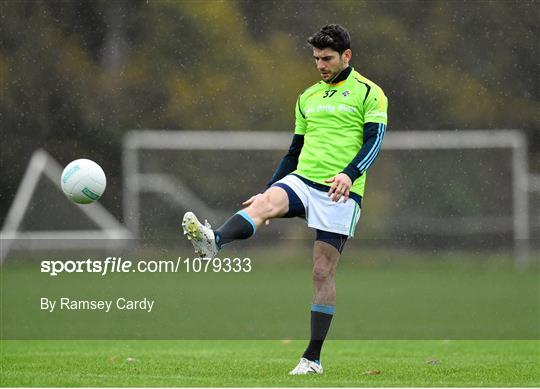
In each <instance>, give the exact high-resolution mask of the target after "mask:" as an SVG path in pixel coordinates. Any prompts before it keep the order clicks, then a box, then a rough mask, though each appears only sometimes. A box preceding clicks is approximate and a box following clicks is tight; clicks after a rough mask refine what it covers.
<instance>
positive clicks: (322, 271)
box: [313, 260, 334, 282]
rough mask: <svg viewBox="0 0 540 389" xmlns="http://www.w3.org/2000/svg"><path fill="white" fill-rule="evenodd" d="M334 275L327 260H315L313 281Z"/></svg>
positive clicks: (323, 279) (323, 280) (322, 280)
mask: <svg viewBox="0 0 540 389" xmlns="http://www.w3.org/2000/svg"><path fill="white" fill-rule="evenodd" d="M333 276H334V274H333V269H332V267H331V266H330V262H329V261H327V260H317V261H315V264H314V265H313V281H314V282H325V281H327V280H329V279H331V278H332V277H333Z"/></svg>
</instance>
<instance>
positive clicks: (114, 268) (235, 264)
mask: <svg viewBox="0 0 540 389" xmlns="http://www.w3.org/2000/svg"><path fill="white" fill-rule="evenodd" d="M251 270H252V263H251V259H250V258H182V257H178V259H176V260H166V259H160V260H137V261H131V260H127V259H123V258H122V257H107V258H105V259H104V260H99V259H92V258H87V259H81V260H64V261H62V260H44V261H41V273H47V274H48V275H50V276H57V275H59V274H62V273H96V274H98V275H101V276H106V275H108V274H113V273H178V272H186V273H249V272H251Z"/></svg>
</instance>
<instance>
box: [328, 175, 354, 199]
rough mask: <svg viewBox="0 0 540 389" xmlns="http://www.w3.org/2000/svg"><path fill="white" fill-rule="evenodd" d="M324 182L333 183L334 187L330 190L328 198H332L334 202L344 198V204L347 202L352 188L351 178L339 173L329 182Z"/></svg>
mask: <svg viewBox="0 0 540 389" xmlns="http://www.w3.org/2000/svg"><path fill="white" fill-rule="evenodd" d="M324 182H327V183H332V186H331V187H330V189H329V190H328V197H330V198H331V199H332V201H335V202H338V201H339V199H341V197H342V196H343V202H344V203H346V202H347V200H348V199H349V195H350V189H351V186H352V181H351V178H350V177H349V176H348V175H346V174H345V173H339V174H336V175H335V176H334V177H332V178H330V179H328V180H324Z"/></svg>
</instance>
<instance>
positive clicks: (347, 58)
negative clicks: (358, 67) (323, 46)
mask: <svg viewBox="0 0 540 389" xmlns="http://www.w3.org/2000/svg"><path fill="white" fill-rule="evenodd" d="M342 58H343V61H344V62H346V63H349V61H350V60H351V58H352V50H351V49H347V50H345V51H344V52H343V54H342Z"/></svg>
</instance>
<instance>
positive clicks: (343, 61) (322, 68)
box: [313, 47, 352, 82]
mask: <svg viewBox="0 0 540 389" xmlns="http://www.w3.org/2000/svg"><path fill="white" fill-rule="evenodd" d="M351 57H352V51H351V50H350V49H347V50H345V51H344V52H343V54H341V55H340V54H339V53H338V52H337V51H334V50H332V49H330V48H325V49H322V50H321V49H317V48H316V47H314V48H313V58H315V65H316V66H317V70H318V71H319V73H320V75H321V78H322V79H323V81H325V82H329V81H331V80H332V79H333V78H335V77H336V76H337V75H338V74H339V73H341V71H342V70H343V69H345V68H346V67H347V66H349V61H350V60H351Z"/></svg>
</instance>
